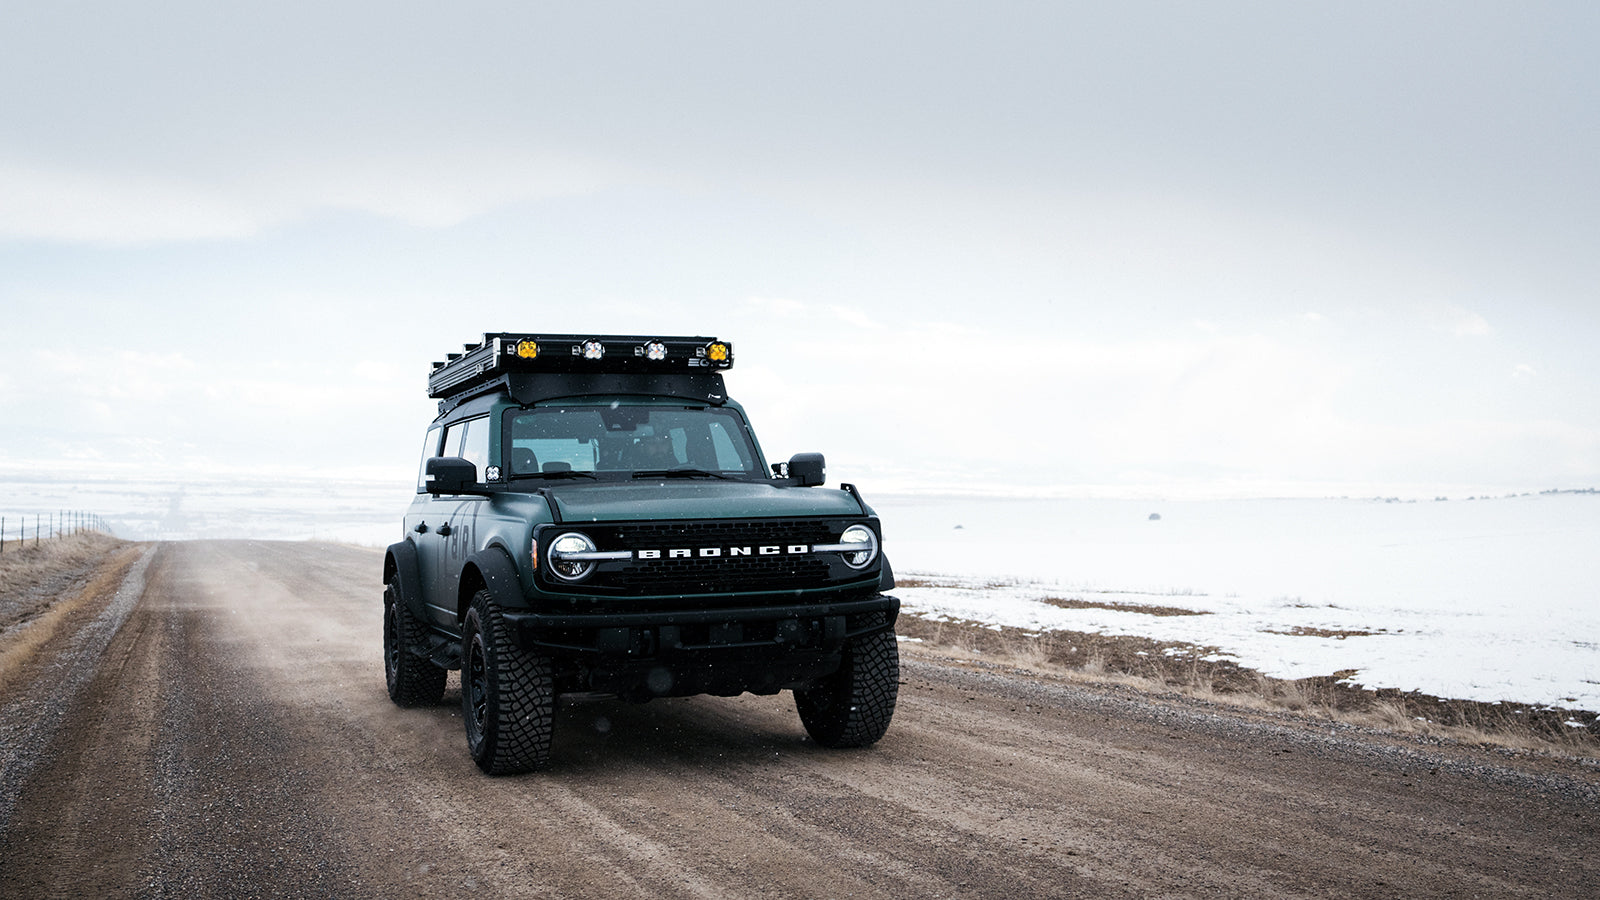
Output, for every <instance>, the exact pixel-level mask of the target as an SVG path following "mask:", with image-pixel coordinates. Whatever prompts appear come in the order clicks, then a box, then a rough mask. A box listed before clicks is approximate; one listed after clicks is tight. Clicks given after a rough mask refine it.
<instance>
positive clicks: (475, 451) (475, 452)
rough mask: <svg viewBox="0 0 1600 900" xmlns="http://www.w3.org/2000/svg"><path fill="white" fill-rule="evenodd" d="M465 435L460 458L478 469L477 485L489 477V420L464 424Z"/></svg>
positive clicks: (472, 420) (483, 419)
mask: <svg viewBox="0 0 1600 900" xmlns="http://www.w3.org/2000/svg"><path fill="white" fill-rule="evenodd" d="M464 424H465V425H466V426H467V435H466V437H464V438H462V440H461V454H460V455H461V457H462V458H463V459H465V460H466V461H467V462H469V463H472V464H473V465H474V466H476V467H477V469H478V483H480V484H482V483H483V481H484V479H486V478H488V477H489V474H488V472H489V420H488V418H487V417H485V418H481V419H471V420H469V421H467V422H465V423H464Z"/></svg>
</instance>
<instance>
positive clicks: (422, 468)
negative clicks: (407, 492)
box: [417, 425, 440, 494]
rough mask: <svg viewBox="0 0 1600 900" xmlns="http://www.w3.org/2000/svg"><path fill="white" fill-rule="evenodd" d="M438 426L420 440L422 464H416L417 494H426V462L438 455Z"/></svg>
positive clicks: (429, 430) (430, 429)
mask: <svg viewBox="0 0 1600 900" xmlns="http://www.w3.org/2000/svg"><path fill="white" fill-rule="evenodd" d="M439 431H440V428H439V426H437V425H435V426H433V427H432V428H429V429H428V434H427V436H425V437H424V438H423V439H422V462H420V463H418V464H417V493H419V494H422V493H426V492H427V490H428V460H430V459H432V458H434V457H435V456H438V455H439Z"/></svg>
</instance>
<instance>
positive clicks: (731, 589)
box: [542, 517, 877, 596]
mask: <svg viewBox="0 0 1600 900" xmlns="http://www.w3.org/2000/svg"><path fill="white" fill-rule="evenodd" d="M861 521H863V519H861V518H860V517H856V518H851V519H835V518H829V519H742V520H738V519H736V520H701V521H673V522H647V523H636V522H621V523H615V524H613V523H584V524H581V525H579V524H576V523H573V524H568V525H560V526H548V530H542V533H543V534H544V535H545V539H546V540H549V539H551V538H553V537H554V536H555V535H556V534H558V533H561V532H564V531H569V530H572V531H582V532H583V533H584V534H587V535H588V536H589V537H590V538H591V539H593V540H594V542H595V544H596V545H597V546H598V548H599V549H600V550H604V551H609V550H630V551H634V552H635V558H633V559H628V560H616V561H607V562H603V563H600V564H599V565H598V567H597V568H596V569H595V571H594V573H593V574H592V575H590V576H589V577H588V578H587V579H585V580H583V581H581V582H578V583H576V584H567V583H563V582H557V581H555V580H554V579H547V580H546V583H547V584H548V585H549V587H550V588H552V589H554V590H557V591H560V592H562V593H578V594H602V595H613V596H616V595H626V596H645V595H669V594H670V595H686V594H723V593H747V592H755V591H788V590H801V589H805V588H817V587H824V586H826V585H828V584H831V583H838V582H847V581H859V580H861V579H863V578H867V577H871V576H874V575H876V572H877V566H876V564H874V565H873V566H872V567H870V568H869V569H868V570H867V571H866V572H862V571H858V570H855V569H851V568H849V567H847V566H845V565H844V563H843V562H842V561H841V559H840V556H839V554H837V553H805V554H793V553H789V552H786V551H787V550H788V549H789V548H791V547H793V546H795V545H806V546H808V547H809V546H812V545H816V544H831V543H835V542H837V541H838V539H839V535H840V534H842V533H843V531H844V529H845V528H846V527H848V526H849V525H851V524H853V523H856V522H861ZM733 548H739V549H741V550H743V549H749V550H750V554H749V555H735V554H734V553H733V552H732V550H733ZM762 548H768V549H769V550H770V549H771V548H780V550H779V552H777V553H775V554H773V555H763V554H762V553H761V549H762ZM706 549H714V550H716V551H717V552H718V555H716V556H709V557H708V556H703V555H702V550H706ZM641 550H643V551H650V550H655V551H660V558H657V559H639V558H637V552H638V551H641ZM674 550H678V551H680V552H681V551H684V550H687V551H689V552H690V555H689V556H686V557H682V556H680V557H676V558H674V557H673V556H672V555H671V552H672V551H674Z"/></svg>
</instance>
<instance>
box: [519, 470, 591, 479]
mask: <svg viewBox="0 0 1600 900" xmlns="http://www.w3.org/2000/svg"><path fill="white" fill-rule="evenodd" d="M524 477H530V478H593V479H596V480H598V479H599V477H600V476H598V475H596V474H594V473H593V472H579V471H577V470H575V469H562V470H561V471H559V472H529V473H528V474H527V476H524Z"/></svg>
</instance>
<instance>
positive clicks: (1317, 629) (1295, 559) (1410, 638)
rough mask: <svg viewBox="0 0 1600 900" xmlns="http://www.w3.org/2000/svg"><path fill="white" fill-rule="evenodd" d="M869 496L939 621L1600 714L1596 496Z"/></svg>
mask: <svg viewBox="0 0 1600 900" xmlns="http://www.w3.org/2000/svg"><path fill="white" fill-rule="evenodd" d="M864 487H865V489H866V491H867V499H868V500H869V501H870V502H872V503H873V504H874V506H875V507H876V508H877V510H878V512H879V514H880V515H881V516H882V518H883V520H884V523H885V531H886V542H885V550H886V552H887V553H888V555H889V558H890V559H891V560H892V561H893V563H894V567H895V573H896V575H897V576H899V577H900V578H901V579H902V580H906V579H909V578H913V577H915V578H917V579H918V580H919V581H924V582H933V583H936V584H938V585H941V586H936V587H905V588H902V589H900V590H898V591H897V592H896V593H897V594H898V595H899V596H900V597H901V598H902V599H903V600H904V601H905V603H906V607H907V609H908V610H909V611H911V612H914V613H916V614H919V615H923V616H929V617H937V616H947V617H950V618H954V619H963V620H975V621H979V622H984V623H990V624H995V625H1002V624H1003V625H1013V626H1018V627H1023V628H1038V629H1047V628H1055V629H1070V630H1076V631H1092V632H1101V633H1108V634H1130V635H1140V636H1145V637H1150V638H1154V639H1157V640H1167V641H1185V642H1189V643H1193V644H1196V645H1199V646H1202V647H1214V648H1216V649H1217V651H1218V652H1220V653H1223V654H1226V655H1227V656H1229V657H1230V658H1233V659H1235V660H1236V661H1237V662H1239V663H1240V664H1242V665H1245V666H1248V667H1250V668H1253V669H1257V670H1259V671H1262V672H1264V673H1266V674H1269V675H1275V676H1279V677H1285V678H1293V677H1301V676H1308V675H1331V674H1333V673H1335V672H1340V671H1345V670H1354V671H1355V672H1356V674H1355V675H1354V676H1352V677H1351V679H1350V680H1351V681H1352V682H1355V683H1358V684H1362V685H1365V686H1368V687H1395V688H1401V689H1403V690H1420V691H1423V692H1426V693H1429V694H1436V695H1439V696H1443V697H1451V698H1460V699H1469V700H1485V701H1495V700H1508V701H1519V702H1525V703H1539V704H1548V705H1551V706H1557V707H1565V708H1573V709H1586V710H1594V711H1600V553H1597V552H1596V548H1600V495H1597V494H1572V493H1564V494H1542V495H1532V496H1519V497H1507V498H1497V499H1477V500H1468V499H1465V498H1455V499H1451V500H1448V501H1435V500H1424V501H1419V502H1383V501H1378V500H1337V499H1330V500H1234V501H1217V500H1205V501H1199V500H1196V501H1148V500H1057V499H1052V500H1026V499H996V498H980V497H962V498H938V497H914V496H893V495H887V494H878V493H875V492H873V491H872V490H871V488H870V485H869V486H864ZM409 500H410V486H409V484H407V483H405V482H404V481H402V480H391V481H372V480H365V481H363V480H346V481H332V480H327V479H310V478H306V479H295V478H276V479H259V480H248V479H240V478H212V479H207V478H191V479H187V480H185V481H183V482H181V483H180V482H178V481H172V480H168V481H148V482H143V483H140V482H137V481H131V480H129V479H128V478H127V477H126V476H125V475H123V474H117V473H108V474H104V475H100V476H85V475H81V474H76V475H72V476H67V475H64V474H51V473H44V474H40V473H38V472H37V471H30V472H23V471H0V515H4V516H5V517H6V523H7V524H6V528H7V538H6V539H7V542H8V544H9V542H10V541H13V540H15V539H16V535H17V527H18V521H19V516H20V515H21V514H24V513H25V514H27V516H28V523H29V525H28V527H29V528H30V529H31V528H32V521H33V519H32V516H33V515H34V514H36V513H37V514H45V515H48V513H49V512H51V511H53V510H71V509H79V510H87V511H89V512H93V513H97V514H100V515H102V516H105V517H106V518H109V519H110V520H112V522H113V524H114V525H115V527H116V528H117V530H118V533H119V536H121V537H125V538H131V539H135V540H153V539H185V538H239V537H243V538H262V539H287V540H302V539H321V540H335V541H344V542H349V543H356V544H363V545H366V546H373V547H380V546H383V545H386V544H388V543H389V542H391V541H393V540H395V539H396V538H397V537H399V535H400V525H399V521H400V516H401V513H402V512H403V510H404V508H405V505H406V504H407V503H408V502H409ZM1152 514H1155V515H1159V516H1160V518H1159V519H1152V518H1151V515H1152ZM1047 597H1050V598H1060V599H1074V598H1077V599H1083V600H1087V601H1090V602H1093V603H1104V604H1107V605H1120V606H1124V607H1126V608H1124V609H1098V608H1089V609H1062V608H1059V607H1057V606H1053V605H1050V604H1048V603H1045V602H1042V600H1043V598H1047ZM1140 605H1145V606H1165V607H1179V608H1182V609H1186V610H1192V611H1195V612H1197V613H1202V614H1201V615H1184V616H1155V615H1150V614H1147V613H1141V612H1138V611H1137V607H1138V606H1140Z"/></svg>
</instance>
